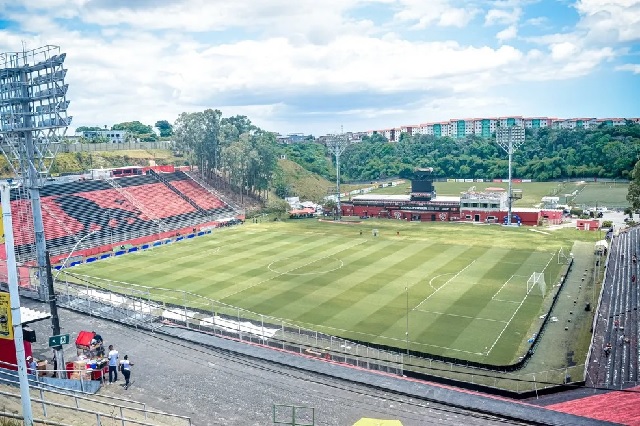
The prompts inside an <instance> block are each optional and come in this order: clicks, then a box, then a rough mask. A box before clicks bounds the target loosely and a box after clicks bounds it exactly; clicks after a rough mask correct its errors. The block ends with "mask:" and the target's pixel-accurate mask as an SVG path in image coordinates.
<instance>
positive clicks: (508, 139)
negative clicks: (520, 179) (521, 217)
mask: <svg viewBox="0 0 640 426" xmlns="http://www.w3.org/2000/svg"><path fill="white" fill-rule="evenodd" d="M524 138H525V131H524V127H522V126H507V127H498V129H497V130H496V143H497V144H498V145H500V147H501V148H502V149H504V150H505V151H506V152H507V154H508V155H509V194H508V196H509V198H508V213H507V225H511V205H512V204H513V194H512V184H511V169H512V166H511V162H512V159H513V153H514V152H515V151H516V150H517V149H518V148H520V146H521V145H522V144H523V143H524Z"/></svg>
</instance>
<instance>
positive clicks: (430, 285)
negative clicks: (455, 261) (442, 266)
mask: <svg viewBox="0 0 640 426" xmlns="http://www.w3.org/2000/svg"><path fill="white" fill-rule="evenodd" d="M445 275H452V274H451V272H448V273H446V274H440V275H436V276H435V277H433V278H431V279H430V280H429V287H431V288H432V289H434V290H438V289H437V288H435V287H434V286H433V284H431V283H432V282H433V280H435V279H436V278H440V277H443V276H445ZM443 285H444V284H443Z"/></svg>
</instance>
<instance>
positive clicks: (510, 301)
mask: <svg viewBox="0 0 640 426" xmlns="http://www.w3.org/2000/svg"><path fill="white" fill-rule="evenodd" d="M492 300H493V301H494V302H504V303H520V302H519V301H517V300H504V299H492Z"/></svg>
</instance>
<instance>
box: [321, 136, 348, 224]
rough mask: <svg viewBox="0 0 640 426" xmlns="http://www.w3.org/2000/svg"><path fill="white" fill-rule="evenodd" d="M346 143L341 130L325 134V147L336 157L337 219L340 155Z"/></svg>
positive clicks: (339, 214) (339, 211)
mask: <svg viewBox="0 0 640 426" xmlns="http://www.w3.org/2000/svg"><path fill="white" fill-rule="evenodd" d="M347 145H348V140H347V135H345V134H344V133H343V132H341V133H339V134H332V135H328V136H327V139H326V146H327V149H328V150H329V152H330V153H331V154H332V155H333V156H334V157H335V158H336V204H337V209H338V220H340V217H341V216H342V211H341V210H340V209H341V208H340V155H342V153H343V152H344V150H345V149H346V148H347Z"/></svg>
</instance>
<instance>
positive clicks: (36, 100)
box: [0, 45, 72, 301]
mask: <svg viewBox="0 0 640 426" xmlns="http://www.w3.org/2000/svg"><path fill="white" fill-rule="evenodd" d="M65 58H66V53H60V47H58V46H51V45H47V46H42V47H39V48H36V49H33V50H26V49H23V50H22V51H20V52H5V53H0V140H2V143H0V150H2V153H3V154H4V156H5V157H6V159H7V162H8V163H9V165H10V166H11V168H12V169H13V172H14V173H15V175H16V178H17V179H18V180H20V181H21V182H22V184H23V188H21V190H24V191H25V192H26V193H28V198H29V199H30V200H31V215H32V216H33V230H32V232H33V234H34V241H35V257H36V259H37V264H38V276H39V281H40V282H39V286H38V293H39V296H40V298H41V299H42V300H43V301H46V300H48V294H47V293H48V285H47V274H46V272H45V270H46V250H47V247H46V242H45V235H44V224H43V220H42V206H41V203H40V188H41V187H42V186H43V185H44V183H45V181H46V178H47V177H48V175H49V171H50V168H51V165H52V164H53V160H54V158H55V154H54V152H53V150H52V148H54V147H57V144H58V143H59V142H60V141H61V139H62V138H63V137H64V135H65V134H66V131H67V127H68V126H69V125H70V124H71V119H72V117H68V116H67V109H68V107H69V103H70V102H69V101H68V100H67V89H68V87H69V85H68V84H65V77H66V75H67V70H66V69H65V68H64V60H65ZM25 198H26V197H25ZM21 256H23V257H24V259H21V260H31V259H32V258H33V253H31V252H30V253H28V254H26V255H24V254H22V255H21Z"/></svg>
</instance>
